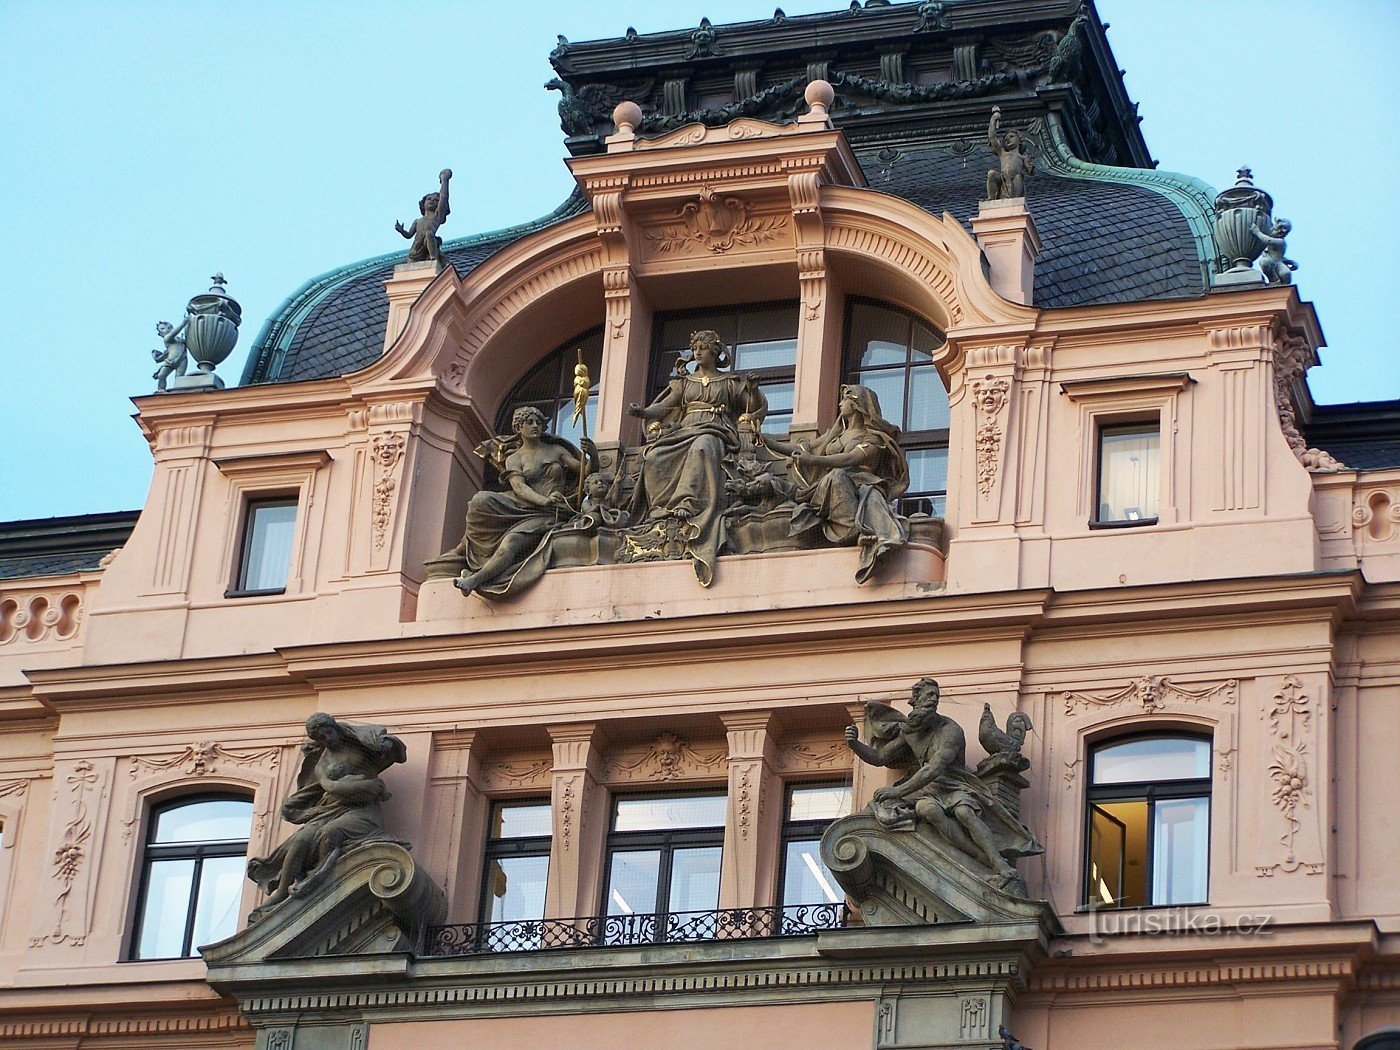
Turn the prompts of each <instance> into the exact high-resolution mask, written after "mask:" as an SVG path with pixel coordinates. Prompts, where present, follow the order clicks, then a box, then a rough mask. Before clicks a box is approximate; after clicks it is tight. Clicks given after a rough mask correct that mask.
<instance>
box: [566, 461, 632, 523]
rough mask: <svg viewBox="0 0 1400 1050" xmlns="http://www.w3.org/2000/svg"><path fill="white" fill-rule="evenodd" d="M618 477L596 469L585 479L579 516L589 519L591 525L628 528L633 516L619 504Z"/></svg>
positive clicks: (579, 518)
mask: <svg viewBox="0 0 1400 1050" xmlns="http://www.w3.org/2000/svg"><path fill="white" fill-rule="evenodd" d="M617 490H618V477H617V475H615V474H612V473H610V472H608V471H606V470H599V471H595V472H593V473H592V474H589V475H588V477H586V478H584V480H583V502H582V503H581V504H580V505H579V517H578V518H577V519H575V520H582V519H585V518H586V519H588V523H589V525H590V526H591V527H596V526H599V525H606V526H608V527H609V528H619V529H620V528H626V527H627V526H628V525H630V524H632V516H631V515H630V514H628V513H627V511H625V510H623V509H622V507H621V506H619V504H620V502H621V500H620V499H619V496H618V491H617Z"/></svg>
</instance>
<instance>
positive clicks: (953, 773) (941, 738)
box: [846, 678, 1045, 896]
mask: <svg viewBox="0 0 1400 1050" xmlns="http://www.w3.org/2000/svg"><path fill="white" fill-rule="evenodd" d="M938 698H939V689H938V683H937V682H935V681H934V680H933V679H932V678H922V679H920V680H919V681H918V682H916V683H915V684H914V688H913V691H912V694H911V700H910V710H909V714H908V715H902V714H900V713H899V712H898V711H896V710H895V709H894V708H892V707H890V706H889V705H888V704H882V703H879V702H878V701H874V700H872V701H870V702H869V703H867V704H866V705H865V711H866V719H867V722H868V724H869V725H871V726H872V727H873V730H872V736H871V740H870V743H868V744H865V743H862V742H861V741H860V734H859V732H858V730H857V729H856V727H855V726H849V727H848V728H847V729H846V744H847V746H849V747H850V749H851V750H852V751H854V752H855V753H856V755H857V757H859V758H860V759H861V760H862V761H865V762H869V763H870V764H871V765H875V766H888V767H890V768H893V769H898V770H901V771H902V772H903V774H904V775H903V776H901V777H900V778H899V780H898V781H897V782H896V783H895V784H893V785H892V786H891V787H886V788H880V789H878V790H877V791H876V792H875V799H874V801H873V802H871V804H870V812H871V814H872V815H873V816H874V818H875V820H876V821H877V822H878V823H879V824H880V825H881V826H882V827H884V828H885V829H887V830H889V831H914V830H915V829H917V828H926V829H927V830H928V831H929V832H931V833H932V834H933V835H934V836H935V837H936V838H938V839H941V840H942V841H943V842H944V843H946V844H947V845H948V846H950V847H952V848H953V849H954V850H956V851H958V852H960V853H963V854H966V855H967V857H968V858H969V859H970V860H971V861H972V862H973V864H974V865H976V864H980V865H982V866H985V868H987V869H988V871H989V875H983V876H982V877H983V878H985V879H987V881H988V882H990V883H991V884H992V885H994V886H996V887H997V888H999V889H1003V890H1006V891H1007V892H1014V893H1019V894H1021V895H1023V896H1024V895H1025V892H1026V888H1025V883H1024V882H1022V881H1021V877H1020V875H1019V874H1018V873H1017V871H1016V868H1015V867H1014V866H1013V864H1012V861H1014V860H1016V858H1018V857H1028V856H1032V855H1034V854H1038V853H1044V852H1045V848H1044V847H1043V846H1041V845H1040V844H1039V843H1038V842H1036V841H1035V838H1034V837H1033V836H1032V835H1031V833H1030V830H1029V829H1028V828H1027V827H1026V826H1025V825H1024V824H1022V823H1021V822H1020V821H1019V820H1018V819H1017V818H1016V817H1015V816H1014V815H1013V814H1012V813H1011V811H1010V810H1008V809H1007V808H1006V806H1005V804H1004V803H1002V802H1001V800H1000V799H998V798H997V797H996V795H995V793H994V792H993V791H992V789H991V788H990V787H989V786H988V785H987V784H986V783H985V782H984V781H983V780H982V779H981V778H980V777H979V776H977V774H975V773H973V772H972V770H970V769H968V767H967V763H966V752H967V740H966V737H965V736H964V735H963V731H962V727H961V726H959V725H958V724H957V723H956V722H954V721H953V720H952V719H951V718H948V717H947V716H946V715H940V714H939V713H938Z"/></svg>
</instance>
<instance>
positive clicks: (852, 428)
mask: <svg viewBox="0 0 1400 1050" xmlns="http://www.w3.org/2000/svg"><path fill="white" fill-rule="evenodd" d="M760 440H762V441H763V443H764V444H765V445H767V446H768V447H769V448H771V449H773V450H774V451H775V452H778V453H780V454H781V455H785V456H789V457H790V458H791V461H792V479H793V481H794V482H796V484H797V491H796V494H795V497H794V498H795V499H796V500H797V505H796V506H795V507H794V508H793V512H792V527H791V533H792V535H794V536H795V535H797V534H799V533H802V532H806V531H807V530H809V529H814V528H816V527H818V526H820V527H821V530H822V533H823V534H824V535H825V537H826V539H827V540H828V541H829V542H831V543H834V544H836V545H838V546H851V545H854V546H859V547H860V565H859V568H858V569H857V570H856V582H857V583H864V582H865V581H866V580H868V579H869V578H870V574H871V573H872V572H874V570H875V564H876V562H877V561H878V560H879V559H880V558H881V557H882V556H883V555H884V554H886V553H887V552H889V551H891V550H893V549H894V548H895V547H898V546H900V545H902V544H903V543H904V542H905V541H906V540H908V538H909V524H908V522H907V521H906V520H905V519H904V518H903V517H901V516H900V515H899V514H897V513H895V510H894V504H895V501H896V500H898V499H899V497H900V496H902V495H903V494H904V490H905V489H907V488H908V487H909V461H908V459H907V458H906V457H905V455H904V450H903V449H902V448H900V447H899V428H898V427H897V426H895V425H894V424H893V423H890V422H888V421H887V420H886V419H885V418H884V417H883V416H881V415H880V400H879V398H877V397H876V396H875V391H873V390H871V389H870V388H869V387H864V386H856V385H854V384H848V385H846V386H843V387H841V396H840V401H839V402H838V403H837V418H836V422H835V423H834V424H833V425H832V427H831V429H830V430H828V431H827V432H826V433H824V434H822V435H821V436H820V437H818V438H817V439H816V441H815V442H814V443H813V445H812V447H811V449H807V448H805V447H803V446H801V445H792V444H789V443H788V442H786V441H780V440H778V439H777V438H774V437H770V436H769V435H767V434H761V435H760Z"/></svg>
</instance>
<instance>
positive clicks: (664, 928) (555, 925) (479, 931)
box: [423, 903, 849, 956]
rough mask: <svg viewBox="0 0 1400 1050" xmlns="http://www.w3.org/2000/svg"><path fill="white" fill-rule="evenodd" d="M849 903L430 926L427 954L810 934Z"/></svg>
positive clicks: (835, 919)
mask: <svg viewBox="0 0 1400 1050" xmlns="http://www.w3.org/2000/svg"><path fill="white" fill-rule="evenodd" d="M848 919H849V912H848V911H847V908H846V905H845V904H844V903H837V904H793V905H788V906H786V907H774V908H720V909H718V910H716V911H681V912H663V913H661V914H656V915H650V914H648V915H595V916H590V917H587V918H577V919H527V920H519V921H516V922H476V923H457V924H455V925H448V926H430V927H428V929H427V932H426V935H425V948H424V952H423V954H424V955H429V956H459V955H500V954H504V953H507V952H540V951H550V950H553V949H561V948H575V949H577V948H636V947H640V946H644V945H649V944H686V943H696V942H704V941H731V940H743V941H748V940H764V939H768V938H774V937H808V936H811V935H813V934H815V933H817V932H818V931H820V930H835V929H840V928H841V927H843V926H845V925H847V922H848Z"/></svg>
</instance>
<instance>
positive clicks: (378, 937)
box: [199, 842, 447, 981]
mask: <svg viewBox="0 0 1400 1050" xmlns="http://www.w3.org/2000/svg"><path fill="white" fill-rule="evenodd" d="M446 912H447V898H446V896H445V895H444V894H443V892H442V890H440V889H438V887H437V886H436V885H435V884H434V883H433V881H432V880H431V879H430V878H428V875H427V873H426V872H424V871H423V869H422V868H420V867H419V866H418V865H417V863H416V862H415V861H414V860H413V857H412V856H411V855H410V853H409V851H408V850H407V849H406V848H405V847H404V846H401V845H399V844H398V843H396V842H371V843H367V844H365V845H362V846H357V847H355V848H353V849H350V850H347V851H346V852H345V853H344V854H342V855H341V856H340V857H339V858H338V859H337V860H335V861H333V862H332V863H330V864H328V865H326V866H325V867H323V868H322V869H321V870H320V871H318V872H317V873H316V874H314V875H313V876H311V877H310V878H309V879H308V880H307V881H306V882H305V883H304V884H303V885H302V886H301V887H298V889H296V890H294V891H293V895H292V896H291V897H289V898H287V900H285V901H283V902H282V903H281V904H279V905H277V906H275V907H273V908H271V909H268V910H267V911H266V913H265V914H263V915H262V916H261V917H260V918H258V920H257V921H256V922H254V923H253V924H252V925H250V926H248V927H247V928H245V929H244V930H242V931H241V932H239V933H237V934H234V936H232V937H230V938H228V939H227V940H223V941H219V942H217V943H215V944H209V945H205V946H203V947H202V948H200V950H199V951H200V954H201V955H202V956H204V961H205V963H206V965H207V966H208V967H209V977H210V980H211V981H217V980H218V979H219V978H220V974H221V971H225V970H231V969H233V968H235V967H243V966H248V965H257V964H261V963H267V962H277V961H283V960H291V959H309V958H318V957H325V956H345V955H367V954H382V953H387V952H405V951H411V950H412V949H413V948H414V946H415V945H416V944H417V943H418V938H419V936H420V934H421V933H422V930H423V927H424V926H425V925H431V924H434V923H439V922H441V921H442V919H443V917H444V916H445V915H446Z"/></svg>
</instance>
